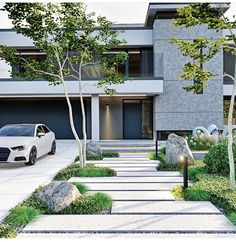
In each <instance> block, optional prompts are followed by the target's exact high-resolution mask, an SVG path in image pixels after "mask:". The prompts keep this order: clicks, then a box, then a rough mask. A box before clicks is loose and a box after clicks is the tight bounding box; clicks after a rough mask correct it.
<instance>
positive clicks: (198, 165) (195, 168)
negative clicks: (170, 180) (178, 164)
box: [181, 160, 207, 182]
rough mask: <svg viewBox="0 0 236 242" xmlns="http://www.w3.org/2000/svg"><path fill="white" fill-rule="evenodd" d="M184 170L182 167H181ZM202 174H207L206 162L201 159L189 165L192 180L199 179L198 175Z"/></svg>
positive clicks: (189, 174)
mask: <svg viewBox="0 0 236 242" xmlns="http://www.w3.org/2000/svg"><path fill="white" fill-rule="evenodd" d="M181 172H182V169H181ZM202 174H207V170H206V167H205V164H204V163H203V161H201V160H197V161H194V163H193V164H191V165H189V167H188V177H189V180H191V181H194V182H195V181H197V180H198V176H199V175H202Z"/></svg>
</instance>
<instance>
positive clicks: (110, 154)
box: [102, 152, 120, 158]
mask: <svg viewBox="0 0 236 242" xmlns="http://www.w3.org/2000/svg"><path fill="white" fill-rule="evenodd" d="M102 156H103V157H104V158H118V157H120V155H119V153H118V152H102Z"/></svg>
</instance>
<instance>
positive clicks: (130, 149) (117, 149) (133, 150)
mask: <svg viewBox="0 0 236 242" xmlns="http://www.w3.org/2000/svg"><path fill="white" fill-rule="evenodd" d="M101 149H102V151H103V152H124V153H129V152H130V153H140V152H147V153H149V152H154V151H155V147H137V146H135V147H120V146H119V147H104V146H103V147H101Z"/></svg>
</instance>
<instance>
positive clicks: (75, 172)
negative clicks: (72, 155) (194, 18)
mask: <svg viewBox="0 0 236 242" xmlns="http://www.w3.org/2000/svg"><path fill="white" fill-rule="evenodd" d="M115 175H116V172H115V171H114V170H113V169H111V168H107V167H97V166H95V165H93V164H89V165H87V166H86V167H83V168H81V167H80V165H79V164H72V165H69V166H67V167H66V168H64V169H62V170H60V171H59V172H58V173H57V175H56V176H55V177H54V180H68V179H70V178H71V177H104V176H115Z"/></svg>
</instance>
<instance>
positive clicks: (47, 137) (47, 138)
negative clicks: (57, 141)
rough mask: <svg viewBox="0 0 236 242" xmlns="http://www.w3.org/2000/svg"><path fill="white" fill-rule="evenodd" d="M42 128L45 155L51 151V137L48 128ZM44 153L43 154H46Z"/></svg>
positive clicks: (43, 126)
mask: <svg viewBox="0 0 236 242" xmlns="http://www.w3.org/2000/svg"><path fill="white" fill-rule="evenodd" d="M42 128H43V130H44V133H45V148H46V153H48V152H50V151H51V147H52V142H53V140H52V135H51V131H50V130H49V128H48V127H46V126H45V125H42ZM46 153H45V154H46Z"/></svg>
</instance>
